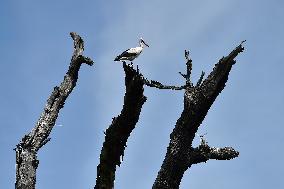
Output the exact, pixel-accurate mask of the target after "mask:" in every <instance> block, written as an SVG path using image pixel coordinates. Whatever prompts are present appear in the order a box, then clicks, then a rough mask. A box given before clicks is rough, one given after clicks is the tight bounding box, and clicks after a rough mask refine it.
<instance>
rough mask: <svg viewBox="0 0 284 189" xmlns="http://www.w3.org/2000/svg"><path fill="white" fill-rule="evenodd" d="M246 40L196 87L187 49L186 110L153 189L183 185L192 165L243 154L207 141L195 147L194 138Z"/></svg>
mask: <svg viewBox="0 0 284 189" xmlns="http://www.w3.org/2000/svg"><path fill="white" fill-rule="evenodd" d="M242 43H243V42H242ZM242 43H241V44H240V45H239V46H237V47H236V48H235V49H234V50H233V51H232V52H231V53H230V54H229V55H228V56H226V57H223V58H222V59H220V60H219V62H218V63H217V64H216V65H215V67H214V69H213V71H212V72H211V73H210V74H209V76H208V77H207V79H205V80H204V81H203V82H202V79H203V76H204V73H202V75H201V77H200V79H199V81H198V83H197V84H196V85H195V86H193V84H192V83H191V82H190V74H191V69H192V64H191V62H192V61H191V60H190V59H189V57H188V52H187V51H186V52H185V56H186V59H187V74H181V75H182V76H183V77H184V78H186V88H185V93H184V110H183V112H182V114H181V116H180V118H179V119H178V120H177V122H176V125H175V128H174V130H173V132H172V133H171V135H170V144H169V146H168V148H167V153H166V156H165V159H164V161H163V164H162V166H161V169H160V171H159V172H158V175H157V178H156V180H155V182H154V184H153V187H152V188H153V189H177V188H179V185H180V182H181V179H182V177H183V174H184V172H185V171H186V170H187V169H188V168H190V167H191V165H192V164H196V163H200V162H204V161H207V160H209V159H219V160H222V159H232V158H234V157H237V156H238V154H239V153H238V152H237V151H235V150H234V149H233V148H231V147H225V148H211V147H209V146H208V145H207V143H206V142H205V141H204V140H203V142H202V144H201V145H200V146H199V147H198V148H193V147H192V141H193V139H194V137H195V133H196V132H197V130H198V127H199V126H200V124H201V123H202V121H203V119H204V118H205V116H206V114H207V112H208V110H209V109H210V107H211V105H212V104H213V102H214V101H215V99H216V97H217V96H218V94H219V93H220V92H221V91H222V90H223V88H224V87H225V84H226V82H227V80H228V76H229V73H230V70H231V68H232V66H233V65H234V64H235V60H234V59H235V57H236V56H237V55H238V54H239V53H240V52H242V51H243V50H244V48H243V47H242Z"/></svg>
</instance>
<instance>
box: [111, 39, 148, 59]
mask: <svg viewBox="0 0 284 189" xmlns="http://www.w3.org/2000/svg"><path fill="white" fill-rule="evenodd" d="M145 46H146V47H149V45H147V44H146V43H145V41H144V40H143V39H142V38H140V40H139V47H135V48H130V49H127V50H126V51H124V52H123V53H121V54H120V55H118V56H117V57H116V58H115V59H114V61H123V60H128V61H133V60H134V59H135V58H137V57H138V56H139V55H140V54H141V52H142V51H143V48H144V47H145Z"/></svg>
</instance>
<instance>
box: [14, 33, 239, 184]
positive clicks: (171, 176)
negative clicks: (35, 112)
mask: <svg viewBox="0 0 284 189" xmlns="http://www.w3.org/2000/svg"><path fill="white" fill-rule="evenodd" d="M70 34H71V37H72V38H73V40H74V49H75V50H74V52H73V56H72V59H71V63H70V66H69V69H68V71H67V73H66V75H65V77H64V80H63V82H62V83H61V84H60V86H59V87H58V86H56V87H54V90H53V92H52V93H51V95H50V97H49V98H48V100H47V103H46V106H45V108H44V110H43V112H42V114H41V116H40V118H39V120H38V122H37V123H36V125H35V127H34V128H33V129H32V131H31V132H30V133H28V134H27V135H25V136H24V137H23V138H22V140H21V142H20V143H19V144H18V145H17V147H16V148H15V151H16V183H15V188H17V189H34V188H35V184H36V170H37V167H38V164H39V160H38V159H37V152H38V150H39V149H40V148H41V147H43V146H44V145H45V144H46V143H47V142H48V141H50V138H49V134H50V133H51V131H52V128H53V127H54V125H55V122H56V119H57V117H58V114H59V111H60V109H61V108H63V106H64V103H65V100H66V99H67V97H68V96H69V94H70V93H71V92H72V90H73V88H74V87H75V86H76V82H77V79H78V72H79V69H80V67H81V65H82V64H83V63H86V64H88V65H90V66H91V65H93V61H92V60H91V59H90V58H88V57H85V56H83V55H82V53H83V51H84V42H83V40H82V38H81V37H80V36H79V35H78V34H76V33H74V32H72V33H70ZM242 43H243V42H242ZM242 43H241V44H240V45H239V46H237V47H236V48H235V49H234V50H233V51H232V52H231V53H230V54H229V55H228V56H226V57H223V58H222V59H220V60H219V62H218V63H217V64H216V65H215V67H214V69H213V71H212V72H211V73H210V74H209V75H208V77H207V78H206V79H205V80H203V77H204V75H205V73H204V72H202V74H201V76H200V79H199V80H198V82H197V84H196V85H194V84H193V83H192V82H191V80H190V75H191V71H192V60H191V59H190V58H189V52H188V51H185V58H186V65H187V73H186V74H182V73H180V74H181V75H182V76H183V77H184V78H185V85H182V86H168V85H163V84H161V83H160V82H158V81H154V80H150V81H149V80H148V79H146V78H144V77H143V75H142V74H141V73H140V71H139V69H138V67H137V69H134V68H133V65H127V64H126V63H125V62H123V68H124V71H125V86H126V92H125V96H124V105H123V108H122V111H121V113H120V115H119V116H117V117H114V118H113V120H112V123H111V125H110V126H109V128H108V129H107V130H106V132H105V142H104V144H103V147H102V150H101V154H100V163H99V165H98V167H97V180H96V185H95V188H96V189H112V188H113V186H114V180H115V171H116V166H120V164H121V161H122V160H123V156H124V150H125V148H126V143H127V140H128V137H129V136H130V134H131V132H132V131H133V129H134V128H135V126H136V123H137V122H138V120H139V115H140V112H141V109H142V106H143V104H144V103H145V102H146V99H147V98H146V97H145V96H144V94H143V92H144V85H146V86H149V87H155V88H158V89H171V90H185V93H184V110H183V112H182V114H181V116H180V118H179V119H178V120H177V122H176V125H175V128H174V130H173V132H172V133H171V135H170V144H169V146H168V148H167V153H166V156H165V159H164V161H163V164H162V166H161V169H160V171H159V173H158V175H157V178H156V180H155V182H154V185H153V188H154V189H176V188H178V187H179V185H180V182H181V179H182V177H183V174H184V172H185V171H186V170H187V169H188V168H190V167H191V165H193V164H197V163H200V162H206V161H207V160H209V159H217V160H229V159H232V158H235V157H237V156H238V154H239V153H238V152H237V151H236V150H234V149H233V148H231V147H224V148H215V147H210V146H209V145H208V144H207V142H206V141H205V139H204V138H201V144H200V145H199V146H198V147H193V146H192V141H193V139H194V137H195V134H196V132H197V130H198V127H199V126H200V124H201V123H202V121H203V119H204V118H205V116H206V114H207V112H208V110H209V109H210V107H211V105H212V104H213V102H214V100H215V99H216V97H217V96H218V94H219V93H220V92H221V91H222V90H223V88H224V87H225V84H226V82H227V79H228V75H229V73H230V70H231V68H232V66H233V65H234V64H235V60H234V59H235V58H236V56H237V55H238V54H239V53H240V52H242V51H243V50H244V48H243V47H242Z"/></svg>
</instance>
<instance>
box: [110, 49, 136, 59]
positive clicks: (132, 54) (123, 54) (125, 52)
mask: <svg viewBox="0 0 284 189" xmlns="http://www.w3.org/2000/svg"><path fill="white" fill-rule="evenodd" d="M128 50H129V49H127V50H125V51H124V52H123V53H121V54H120V55H118V56H117V57H116V58H115V59H114V61H119V60H120V58H121V57H131V56H135V55H136V54H135V53H129V52H127V51H128Z"/></svg>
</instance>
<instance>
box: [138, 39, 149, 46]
mask: <svg viewBox="0 0 284 189" xmlns="http://www.w3.org/2000/svg"><path fill="white" fill-rule="evenodd" d="M139 43H140V46H141V47H143V46H144V45H145V46H146V47H149V45H148V44H147V43H146V42H145V41H144V40H143V38H142V37H140V40H139Z"/></svg>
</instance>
